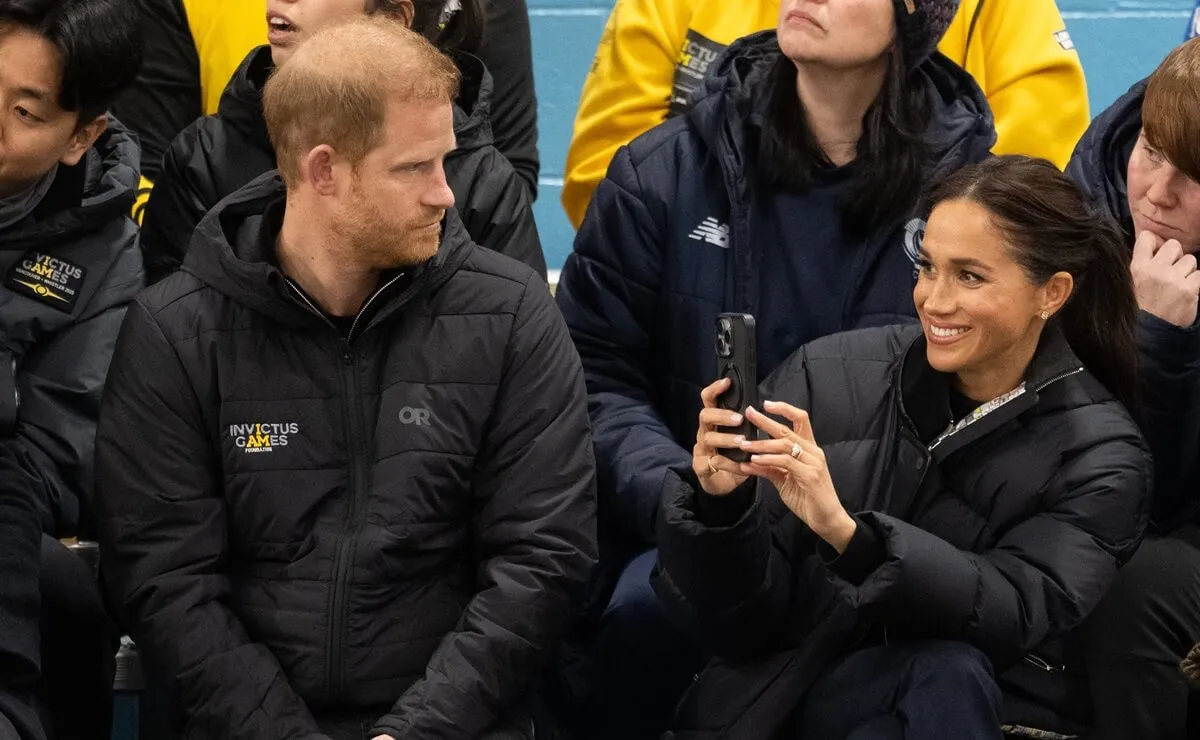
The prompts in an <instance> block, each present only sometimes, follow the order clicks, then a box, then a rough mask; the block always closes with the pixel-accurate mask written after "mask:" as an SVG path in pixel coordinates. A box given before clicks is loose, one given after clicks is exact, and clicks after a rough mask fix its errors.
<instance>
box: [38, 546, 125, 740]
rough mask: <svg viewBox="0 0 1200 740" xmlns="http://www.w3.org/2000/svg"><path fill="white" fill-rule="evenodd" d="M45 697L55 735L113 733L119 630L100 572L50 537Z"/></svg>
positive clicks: (70, 738)
mask: <svg viewBox="0 0 1200 740" xmlns="http://www.w3.org/2000/svg"><path fill="white" fill-rule="evenodd" d="M41 556H42V560H41V576H40V580H41V593H42V609H41V637H42V641H41V642H42V645H41V653H42V691H41V694H42V697H43V701H44V705H45V707H46V717H45V720H44V722H45V727H46V731H47V734H48V735H49V736H50V737H51V738H52V740H107V739H108V738H109V737H110V736H111V734H112V682H113V672H114V669H115V655H116V651H117V646H118V644H117V640H118V636H117V635H116V630H115V629H114V627H113V626H112V624H111V622H110V621H109V618H108V614H107V613H106V611H105V609H104V605H103V602H102V601H101V599H100V589H99V587H98V586H97V583H96V576H95V572H94V571H93V570H92V569H91V568H90V567H89V566H88V565H87V564H86V563H85V562H84V561H83V560H82V559H81V558H80V557H79V556H78V555H76V554H75V553H73V552H71V551H70V550H68V549H67V548H66V547H65V546H64V545H63V544H62V543H60V542H59V541H58V540H55V539H53V538H51V537H43V538H42V552H41Z"/></svg>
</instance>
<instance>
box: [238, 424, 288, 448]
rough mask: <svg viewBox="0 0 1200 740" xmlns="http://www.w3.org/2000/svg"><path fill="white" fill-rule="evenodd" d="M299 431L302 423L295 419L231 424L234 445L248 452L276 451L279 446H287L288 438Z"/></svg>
mask: <svg viewBox="0 0 1200 740" xmlns="http://www.w3.org/2000/svg"><path fill="white" fill-rule="evenodd" d="M299 433H300V425H299V424H297V423H296V422H294V421H292V422H282V423H280V422H273V423H270V422H256V423H254V424H230V425H229V438H230V439H232V440H233V446H234V447H237V448H238V449H239V450H242V451H243V452H246V453H247V454H250V453H259V452H274V451H275V449H276V448H278V447H287V446H288V438H289V437H290V436H291V435H294V434H299Z"/></svg>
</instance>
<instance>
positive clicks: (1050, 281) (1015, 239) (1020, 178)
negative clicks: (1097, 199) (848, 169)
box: [655, 157, 1152, 740]
mask: <svg viewBox="0 0 1200 740" xmlns="http://www.w3.org/2000/svg"><path fill="white" fill-rule="evenodd" d="M933 203H934V205H933V212H932V214H931V216H930V219H929V226H928V229H927V231H926V234H925V240H924V243H923V245H922V248H921V251H920V258H919V259H920V277H919V278H918V280H917V284H916V288H915V289H914V291H913V298H914V302H915V305H916V309H917V313H918V315H919V317H920V325H919V326H901V327H884V328H875V329H866V330H862V331H857V332H850V333H845V334H841V335H838V336H834V337H827V338H824V339H821V340H818V341H816V342H813V343H811V344H808V345H807V346H805V347H804V348H802V349H801V350H800V351H798V352H797V353H795V354H794V355H792V356H791V357H790V358H788V360H787V361H786V362H784V364H783V365H782V366H781V367H780V368H779V369H778V370H777V371H776V372H775V373H774V374H773V376H772V377H771V378H769V379H768V380H767V381H766V383H765V384H764V386H763V389H762V395H761V397H762V398H764V399H771V400H767V401H765V402H764V403H763V404H762V408H761V409H759V408H754V407H750V408H747V409H745V411H744V414H745V418H746V419H748V420H749V421H750V422H752V423H753V425H754V426H755V427H757V428H758V430H760V432H761V435H760V438H759V439H748V438H745V437H738V436H734V435H733V434H729V433H727V432H728V430H727V429H723V427H729V426H733V425H736V424H740V423H741V421H742V415H741V414H740V413H735V412H733V411H728V410H722V409H719V408H717V407H716V404H715V399H716V397H717V396H718V394H720V393H721V392H723V391H724V390H726V387H725V386H726V384H727V383H728V380H722V381H719V382H717V383H714V384H712V385H710V386H709V387H707V388H705V389H704V391H703V392H702V394H701V398H702V400H703V404H704V409H703V410H702V411H701V412H700V414H699V431H698V432H697V435H696V440H695V446H694V447H693V454H692V461H691V466H690V469H689V470H686V471H683V472H679V471H675V470H672V471H670V472H668V473H667V479H666V482H665V486H664V498H663V505H662V510H661V516H660V520H659V562H660V570H659V572H658V575H657V578H656V584H655V585H656V588H657V589H658V592H659V593H660V595H661V596H662V597H663V599H664V600H665V601H666V602H667V604H668V607H669V609H670V611H671V613H672V614H674V615H675V616H676V618H677V619H679V620H680V621H681V623H683V624H686V625H688V626H689V627H691V628H693V629H694V630H695V631H696V633H697V634H698V635H701V639H702V641H703V643H704V644H705V646H706V647H708V648H709V649H710V650H712V652H713V653H714V654H715V655H716V656H717V657H716V659H715V660H714V661H713V662H712V663H711V664H710V665H709V666H708V667H707V668H706V669H705V670H704V671H703V673H702V674H701V675H700V677H699V678H698V680H697V681H696V683H695V684H694V685H693V687H692V689H691V690H690V691H689V693H688V695H687V697H685V699H684V701H683V702H682V704H681V710H680V715H679V718H678V723H679V724H678V729H677V730H676V731H675V732H674V733H673V734H672V735H671V737H673V738H676V739H678V740H683V739H684V738H698V737H710V736H711V735H710V734H706V733H708V732H712V731H715V730H720V731H721V733H722V734H721V735H720V736H721V737H723V738H729V739H730V740H737V739H738V738H755V739H756V740H758V739H761V738H805V740H808V739H810V738H812V739H815V738H820V739H821V740H842V739H843V738H849V737H855V738H858V737H872V738H878V737H920V738H931V737H964V738H965V737H969V738H973V739H974V740H982V739H986V738H1000V737H1001V724H1002V719H1008V718H1007V717H1006V716H1004V715H1003V714H1002V711H1001V690H1000V689H1001V685H1000V681H999V680H998V678H997V676H998V675H999V674H1000V672H1002V671H1004V670H1005V669H1008V668H1010V667H1012V666H1014V665H1017V664H1019V663H1021V662H1023V661H1028V662H1032V663H1038V664H1042V663H1047V662H1048V660H1054V658H1053V657H1047V656H1045V655H1042V654H1041V649H1042V648H1043V646H1046V645H1048V644H1050V643H1049V642H1048V641H1052V640H1054V639H1056V638H1061V637H1063V636H1064V635H1066V634H1068V633H1069V632H1070V631H1071V630H1073V629H1074V628H1075V627H1076V626H1077V625H1079V624H1080V622H1081V621H1082V620H1083V619H1084V618H1085V617H1086V616H1087V615H1088V613H1089V612H1090V611H1091V610H1092V608H1093V607H1095V605H1096V604H1097V603H1098V602H1099V601H1100V599H1101V597H1102V596H1103V595H1104V593H1105V591H1106V589H1107V588H1108V587H1109V585H1110V584H1111V583H1112V582H1113V579H1114V577H1115V576H1116V573H1117V569H1118V567H1119V566H1120V565H1121V564H1122V562H1123V561H1124V560H1126V559H1127V558H1128V557H1129V556H1130V555H1131V554H1132V553H1133V551H1134V550H1135V548H1136V547H1137V544H1138V542H1139V540H1140V538H1141V536H1142V530H1143V527H1144V525H1145V522H1146V518H1147V511H1148V501H1149V489H1150V484H1151V479H1152V464H1151V460H1150V456H1149V454H1148V451H1147V449H1146V447H1145V444H1144V442H1143V440H1142V438H1141V435H1140V434H1139V432H1138V428H1137V426H1136V424H1135V423H1134V421H1133V419H1132V418H1131V416H1130V414H1129V413H1128V411H1127V409H1126V406H1125V404H1129V403H1134V402H1135V398H1136V394H1137V391H1136V372H1137V370H1136V362H1137V353H1136V349H1135V345H1134V324H1135V320H1136V314H1137V303H1136V301H1135V298H1134V295H1133V286H1132V283H1131V280H1130V274H1129V265H1128V260H1127V258H1126V255H1125V248H1124V244H1123V243H1122V240H1121V238H1120V235H1119V234H1118V233H1117V231H1116V230H1115V228H1113V227H1112V226H1111V225H1109V223H1108V222H1107V221H1106V220H1105V219H1096V218H1095V217H1094V216H1093V214H1092V212H1091V210H1090V209H1089V208H1088V207H1087V203H1086V201H1085V199H1084V197H1083V195H1082V193H1081V192H1080V190H1079V189H1078V187H1077V186H1075V185H1074V183H1072V182H1071V180H1070V179H1068V178H1067V177H1066V176H1064V175H1062V174H1061V173H1060V172H1059V171H1058V170H1057V169H1056V168H1055V167H1054V165H1053V164H1051V163H1050V162H1048V161H1045V160H1033V159H1029V158H1025V157H1000V158H996V159H993V160H990V161H987V162H984V163H982V164H978V165H973V166H970V167H967V168H965V169H963V170H961V171H959V172H958V173H956V174H955V175H953V176H951V177H950V178H949V179H948V180H947V181H946V182H945V183H944V184H942V185H941V186H940V187H939V188H938V189H937V191H936V192H935V194H934V195H933ZM768 414H769V415H768ZM777 419H778V420H777ZM780 420H782V422H781V421H780ZM730 449H739V450H742V451H744V452H746V453H749V455H750V457H749V460H748V462H745V463H735V462H734V461H732V460H731V459H730V458H729V457H727V456H726V453H727V452H728V450H730ZM868 727H869V728H870V730H869V731H868V730H867V729H866V728H868Z"/></svg>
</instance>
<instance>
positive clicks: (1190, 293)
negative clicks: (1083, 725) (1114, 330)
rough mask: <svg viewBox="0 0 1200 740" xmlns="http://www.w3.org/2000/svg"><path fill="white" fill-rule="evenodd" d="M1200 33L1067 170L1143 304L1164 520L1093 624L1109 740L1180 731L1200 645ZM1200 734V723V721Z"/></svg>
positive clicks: (1093, 664) (1144, 357) (1093, 654)
mask: <svg viewBox="0 0 1200 740" xmlns="http://www.w3.org/2000/svg"><path fill="white" fill-rule="evenodd" d="M1197 141H1200V40H1192V41H1188V42H1187V43H1185V44H1183V45H1182V46H1180V47H1178V48H1177V49H1175V50H1174V51H1173V52H1171V54H1170V55H1169V56H1168V57H1167V58H1166V60H1165V61H1164V62H1163V63H1162V64H1161V65H1160V66H1159V68H1158V69H1157V70H1156V71H1155V72H1154V74H1152V75H1151V76H1150V77H1149V79H1148V80H1143V81H1142V82H1139V83H1138V84H1136V85H1134V86H1133V88H1132V89H1131V90H1130V91H1129V93H1128V94H1126V95H1125V96H1124V97H1123V98H1121V99H1120V100H1118V101H1117V102H1116V103H1114V104H1113V105H1112V106H1111V107H1110V108H1109V109H1108V110H1107V111H1105V112H1104V113H1102V114H1101V115H1100V116H1099V117H1097V118H1096V120H1095V122H1093V124H1092V126H1091V128H1090V129H1088V132H1087V134H1086V135H1085V136H1084V137H1083V139H1082V140H1081V141H1080V142H1079V147H1078V148H1077V149H1076V151H1075V156H1074V157H1073V158H1072V160H1071V165H1070V167H1069V168H1068V170H1067V171H1068V172H1069V173H1070V174H1071V175H1072V176H1073V177H1074V178H1075V179H1076V180H1077V181H1078V182H1080V183H1081V184H1082V185H1083V186H1084V187H1085V188H1086V189H1087V190H1088V191H1089V192H1090V193H1091V195H1092V196H1093V197H1094V198H1095V200H1096V201H1097V203H1098V204H1099V207H1100V208H1101V209H1103V210H1105V211H1107V212H1108V213H1109V214H1110V215H1111V216H1113V217H1114V218H1115V219H1116V220H1117V221H1118V223H1120V225H1121V227H1122V229H1123V231H1124V232H1125V246H1126V252H1125V253H1126V256H1127V257H1129V256H1130V255H1132V257H1131V269H1132V272H1133V283H1134V288H1135V290H1136V292H1137V300H1138V305H1139V306H1140V307H1141V313H1140V316H1139V320H1138V347H1139V350H1140V353H1141V367H1142V373H1143V376H1144V377H1143V382H1142V406H1143V418H1142V419H1141V421H1142V429H1143V430H1144V431H1145V434H1146V439H1147V440H1148V441H1149V443H1150V449H1151V450H1152V451H1153V453H1154V462H1155V469H1156V470H1155V487H1154V509H1153V513H1154V517H1153V523H1154V527H1153V529H1152V530H1151V532H1150V534H1149V535H1148V536H1147V537H1146V541H1145V542H1144V543H1143V544H1142V547H1141V549H1140V550H1138V552H1137V554H1136V555H1135V556H1134V557H1133V560H1131V561H1130V563H1129V565H1128V566H1126V568H1125V569H1124V570H1123V571H1122V572H1121V575H1120V577H1119V578H1118V580H1117V585H1116V586H1115V587H1114V588H1113V591H1112V593H1111V594H1110V596H1109V597H1108V598H1107V599H1105V601H1104V602H1103V603H1102V604H1101V606H1100V608H1099V609H1097V610H1096V614H1095V616H1094V617H1093V618H1092V619H1091V620H1090V625H1089V631H1088V635H1087V654H1088V655H1089V657H1090V660H1089V663H1088V674H1089V681H1090V683H1091V688H1092V697H1093V700H1094V704H1095V709H1096V732H1095V734H1094V735H1093V736H1090V737H1095V738H1097V740H1108V739H1109V738H1112V739H1113V740H1116V739H1117V738H1120V739H1121V740H1127V738H1152V739H1153V740H1182V739H1183V738H1184V737H1185V736H1186V737H1193V735H1191V734H1186V733H1187V730H1186V727H1185V723H1186V712H1187V710H1186V707H1187V701H1188V690H1187V686H1186V684H1185V683H1184V681H1183V678H1182V676H1180V674H1179V670H1178V666H1179V661H1180V660H1182V659H1183V657H1184V656H1185V655H1186V654H1187V652H1188V651H1189V650H1190V649H1191V647H1192V645H1194V644H1195V643H1196V642H1197V641H1200V518H1198V517H1200V324H1197V321H1196V312H1197V301H1198V297H1200V272H1197V271H1196V257H1197V253H1198V252H1200V147H1197V144H1196V142H1197ZM1193 732H1195V730H1194V729H1193Z"/></svg>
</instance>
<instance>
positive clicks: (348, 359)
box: [342, 339, 354, 365]
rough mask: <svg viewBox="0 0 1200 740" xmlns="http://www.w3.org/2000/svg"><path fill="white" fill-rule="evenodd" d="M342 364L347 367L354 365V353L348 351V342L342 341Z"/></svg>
mask: <svg viewBox="0 0 1200 740" xmlns="http://www.w3.org/2000/svg"><path fill="white" fill-rule="evenodd" d="M342 362H344V363H346V364H347V365H353V364H354V353H353V352H351V351H350V342H348V341H346V340H345V339H343V340H342Z"/></svg>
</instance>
